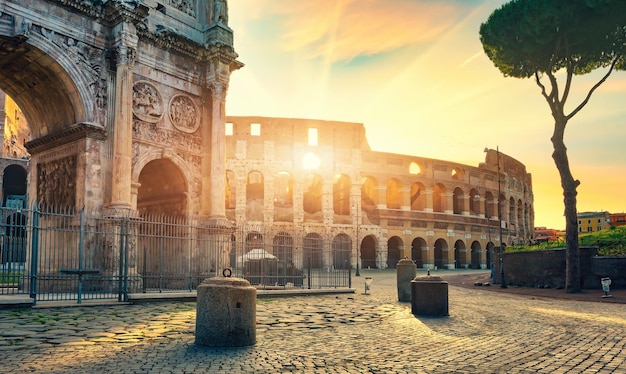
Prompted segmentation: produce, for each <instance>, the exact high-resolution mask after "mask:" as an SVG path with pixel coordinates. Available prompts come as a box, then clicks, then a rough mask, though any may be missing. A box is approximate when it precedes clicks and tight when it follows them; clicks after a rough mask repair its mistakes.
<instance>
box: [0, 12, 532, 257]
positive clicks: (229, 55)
mask: <svg viewBox="0 0 626 374" xmlns="http://www.w3.org/2000/svg"><path fill="white" fill-rule="evenodd" d="M237 58H238V56H237V54H236V53H235V51H234V47H233V30H231V29H230V28H229V27H228V11H227V3H226V1H224V0H185V1H179V0H177V1H174V0H162V1H156V0H87V1H85V0H81V1H79V0H0V84H1V85H2V88H3V89H4V91H5V92H6V94H7V95H9V96H10V97H11V98H13V100H15V103H16V104H17V105H18V106H19V108H21V110H22V111H23V114H24V117H25V118H26V119H27V120H28V124H29V131H30V140H29V141H28V142H26V143H25V144H24V146H25V148H26V150H27V151H28V153H29V154H30V157H31V158H30V160H29V161H28V160H19V161H18V160H14V161H11V162H10V164H11V165H14V164H16V163H21V164H23V165H21V166H19V168H21V169H19V170H18V169H11V173H16V174H19V175H18V176H17V179H19V180H20V181H21V186H22V187H21V188H22V189H26V191H17V188H16V191H17V192H16V193H18V194H22V195H26V196H27V197H28V199H29V200H30V201H31V202H34V201H38V202H40V203H44V204H45V205H49V206H55V205H56V206H68V205H69V206H73V207H78V208H80V207H85V208H87V209H98V208H114V209H121V210H125V211H137V212H139V213H148V214H171V215H177V216H185V217H189V218H194V219H196V218H199V219H202V220H209V221H214V222H224V220H229V221H230V222H229V223H228V224H227V225H225V226H224V227H231V226H230V223H235V224H236V225H237V226H244V225H250V224H254V225H258V226H259V227H261V228H262V230H263V232H264V233H267V237H266V238H265V240H266V241H267V242H270V241H271V240H273V239H275V238H280V237H286V236H290V237H291V236H292V237H296V238H305V240H306V238H307V237H309V236H310V235H317V237H318V238H326V239H332V240H333V241H330V240H329V241H327V243H331V242H332V243H337V242H341V243H343V244H346V243H348V241H349V243H350V244H348V248H350V246H352V251H353V252H352V253H353V255H352V257H351V258H350V259H349V260H350V262H351V264H352V265H353V266H354V265H355V264H357V265H358V266H362V267H371V268H386V267H393V266H395V264H396V263H397V261H398V260H399V259H401V258H403V257H405V256H406V257H409V258H412V259H414V260H415V261H416V263H417V265H418V266H419V267H424V268H435V267H440V268H451V267H455V266H458V267H460V266H471V267H488V266H490V258H489V253H490V252H489V251H486V250H485V249H486V248H488V246H489V245H493V244H496V245H498V244H499V243H500V237H499V233H500V230H497V227H498V225H499V224H500V225H502V232H503V238H502V242H504V243H513V242H518V241H526V240H530V239H532V227H533V220H534V213H533V194H532V180H531V177H530V174H528V173H527V172H526V170H525V167H524V165H523V164H521V163H520V162H518V161H516V160H514V159H512V158H510V157H508V156H506V155H503V154H500V153H499V152H498V151H496V150H489V151H488V152H487V154H486V158H485V162H484V163H481V164H480V165H478V166H468V165H462V164H457V163H453V162H448V161H442V160H433V159H428V158H422V157H417V156H409V155H398V154H391V153H382V152H375V151H372V150H371V149H370V148H369V145H368V143H367V139H366V137H365V130H364V127H363V125H362V124H357V123H341V122H329V121H313V120H295V119H279V118H259V117H229V118H228V120H227V119H226V113H225V100H226V96H227V93H228V85H229V80H230V74H231V73H232V72H233V71H235V70H237V69H239V68H241V67H242V66H243V64H242V63H240V62H239V61H237ZM3 170H5V177H6V175H7V171H6V170H7V169H4V168H3ZM12 175H13V174H12ZM20 178H21V179H20ZM500 187H501V188H500ZM498 191H500V192H501V193H500V195H498ZM498 201H501V205H500V206H501V208H502V212H501V215H500V214H498V209H497V206H498V204H497V202H498ZM337 238H341V240H339V241H337V240H336V239H337ZM343 244H342V245H343ZM298 245H299V244H297V245H296V248H295V249H294V251H295V252H298V251H299V249H298V247H297V246H298ZM332 245H334V244H332ZM324 249H328V248H324ZM324 261H325V262H324V266H335V265H336V264H333V263H331V262H332V261H334V260H330V259H325V260H324ZM342 261H346V259H343V258H342ZM224 262H225V261H224ZM298 265H300V266H302V263H300V264H298ZM222 266H224V264H222Z"/></svg>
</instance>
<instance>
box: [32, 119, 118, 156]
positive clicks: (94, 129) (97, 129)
mask: <svg viewBox="0 0 626 374" xmlns="http://www.w3.org/2000/svg"><path fill="white" fill-rule="evenodd" d="M85 138H91V139H97V140H104V139H106V131H105V130H104V128H103V127H102V126H100V125H97V124H93V123H88V122H84V123H77V124H75V125H72V126H71V127H68V128H66V129H63V130H61V131H59V132H55V133H53V134H48V135H45V136H42V137H41V138H38V139H33V140H31V141H29V142H27V143H26V144H25V147H26V149H28V152H30V153H31V154H37V153H41V152H44V151H47V150H49V149H53V148H56V147H59V146H62V145H65V144H69V143H71V142H74V141H76V140H81V139H85Z"/></svg>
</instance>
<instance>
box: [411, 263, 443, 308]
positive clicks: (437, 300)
mask: <svg viewBox="0 0 626 374" xmlns="http://www.w3.org/2000/svg"><path fill="white" fill-rule="evenodd" d="M429 274H430V272H429ZM411 312H412V313H413V314H415V315H418V316H429V317H435V316H448V315H450V314H449V313H448V282H446V281H444V280H443V279H441V277H432V276H430V275H427V276H425V277H416V278H415V279H413V280H412V281H411Z"/></svg>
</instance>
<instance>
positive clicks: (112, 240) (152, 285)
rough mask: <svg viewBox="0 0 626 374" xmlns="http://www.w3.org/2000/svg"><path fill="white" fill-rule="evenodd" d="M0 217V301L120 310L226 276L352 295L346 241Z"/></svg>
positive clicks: (27, 213) (146, 222) (167, 219)
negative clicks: (14, 298)
mask: <svg viewBox="0 0 626 374" xmlns="http://www.w3.org/2000/svg"><path fill="white" fill-rule="evenodd" d="M0 212H1V214H2V222H0V237H1V239H2V240H1V243H0V246H1V247H0V252H1V259H2V263H1V267H0V297H1V296H2V295H15V294H27V295H29V296H30V297H31V298H33V300H35V301H36V302H39V301H60V300H76V301H77V302H79V303H80V302H81V301H82V300H90V299H117V300H118V301H127V300H128V295H129V294H132V293H148V292H169V291H179V292H180V291H193V290H195V289H196V287H197V286H198V285H199V284H200V283H201V282H202V281H203V280H204V279H206V278H210V277H213V276H217V275H222V270H223V269H224V268H229V269H230V271H231V272H232V275H233V276H238V277H242V278H245V279H248V280H249V281H250V283H251V284H253V285H255V286H257V287H259V288H274V289H276V288H278V289H282V288H296V287H299V288H323V287H350V286H351V271H350V254H351V248H352V243H351V242H350V239H349V237H347V236H341V235H340V236H338V237H335V238H333V239H332V240H331V239H327V238H322V237H321V236H320V235H318V234H308V235H306V236H304V237H297V236H295V235H293V234H292V233H287V232H278V233H272V232H269V231H268V230H265V229H262V228H260V227H253V226H246V227H234V226H233V224H232V222H229V221H223V222H217V223H216V222H214V221H212V222H211V223H210V224H209V223H207V222H204V221H202V220H198V219H193V218H189V217H180V216H167V215H149V214H148V215H138V214H137V215H134V214H133V215H131V214H128V213H127V212H124V213H122V212H119V211H94V212H87V211H85V210H80V211H78V210H75V209H57V208H53V207H45V208H42V207H37V208H29V209H10V208H0ZM266 231H268V232H266Z"/></svg>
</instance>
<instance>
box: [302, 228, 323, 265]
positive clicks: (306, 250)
mask: <svg viewBox="0 0 626 374" xmlns="http://www.w3.org/2000/svg"><path fill="white" fill-rule="evenodd" d="M323 249H324V242H323V240H322V237H321V236H320V234H318V233H309V234H307V235H306V236H305V237H304V238H303V239H302V257H303V258H302V261H303V263H304V267H305V268H306V267H310V268H311V269H321V268H322V267H323V263H322V251H323Z"/></svg>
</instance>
